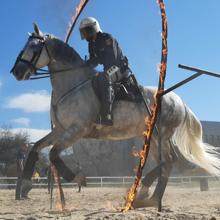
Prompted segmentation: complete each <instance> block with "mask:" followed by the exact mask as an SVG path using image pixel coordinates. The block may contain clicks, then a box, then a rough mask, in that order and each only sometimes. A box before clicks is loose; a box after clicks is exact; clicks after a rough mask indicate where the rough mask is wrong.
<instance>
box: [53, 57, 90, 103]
mask: <svg viewBox="0 0 220 220" xmlns="http://www.w3.org/2000/svg"><path fill="white" fill-rule="evenodd" d="M49 70H50V72H51V85H52V89H53V103H54V104H55V103H56V102H57V101H58V100H59V98H61V97H62V96H63V95H64V94H66V93H68V91H70V90H71V89H72V88H74V87H77V85H79V84H80V83H81V82H83V81H85V80H87V79H89V78H90V77H91V75H90V74H89V73H88V70H85V68H82V67H74V66H73V65H71V64H69V65H68V64H65V65H64V64H63V63H62V62H59V61H54V62H52V63H51V64H50V65H49ZM63 70H64V71H63ZM59 71H60V72H59ZM89 75H90V76H89Z"/></svg>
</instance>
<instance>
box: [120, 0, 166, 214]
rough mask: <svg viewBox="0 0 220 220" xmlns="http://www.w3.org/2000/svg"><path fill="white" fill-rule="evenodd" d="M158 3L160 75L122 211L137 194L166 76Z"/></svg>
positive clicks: (160, 1)
mask: <svg viewBox="0 0 220 220" xmlns="http://www.w3.org/2000/svg"><path fill="white" fill-rule="evenodd" d="M158 5H159V7H160V13H161V19H162V53H161V63H160V66H159V67H160V77H159V83H158V89H157V92H156V94H155V96H154V104H153V106H151V111H152V115H151V116H148V117H146V119H145V123H146V127H147V129H146V131H144V133H143V135H144V145H143V148H142V150H141V151H140V152H139V157H140V161H139V165H138V169H137V172H136V176H135V180H134V183H133V185H132V186H131V188H130V190H129V191H128V193H127V197H126V202H125V206H124V207H123V209H122V211H127V210H130V209H132V207H133V203H134V200H135V197H136V194H137V188H138V186H139V185H140V183H141V177H142V172H143V169H144V166H145V163H146V160H147V157H148V154H149V150H150V141H151V137H152V134H153V130H154V127H155V124H156V121H157V115H158V113H159V112H160V109H161V97H162V96H161V95H162V93H163V91H164V82H165V77H166V69H167V55H168V47H167V17H166V11H165V4H164V1H163V0H158Z"/></svg>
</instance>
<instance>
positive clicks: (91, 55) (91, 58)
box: [86, 43, 98, 67]
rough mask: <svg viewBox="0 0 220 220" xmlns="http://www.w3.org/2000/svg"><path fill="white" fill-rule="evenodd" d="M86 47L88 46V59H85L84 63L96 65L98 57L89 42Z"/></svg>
mask: <svg viewBox="0 0 220 220" xmlns="http://www.w3.org/2000/svg"><path fill="white" fill-rule="evenodd" d="M88 47H89V59H88V60H87V61H86V64H87V65H89V66H92V67H96V66H97V65H98V59H97V57H96V55H95V53H94V50H93V48H92V45H91V44H90V43H89V45H88Z"/></svg>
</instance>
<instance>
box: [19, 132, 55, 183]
mask: <svg viewBox="0 0 220 220" xmlns="http://www.w3.org/2000/svg"><path fill="white" fill-rule="evenodd" d="M55 136H56V134H55V131H54V130H53V131H52V132H50V133H49V134H48V135H46V136H45V137H43V138H42V139H40V140H39V141H37V142H36V143H35V144H34V146H33V147H32V149H31V151H30V153H29V154H28V157H27V160H26V162H25V165H24V170H23V172H22V179H26V180H31V177H32V175H33V173H34V168H35V164H36V162H37V161H38V159H39V158H38V152H39V151H40V150H41V149H43V148H45V147H48V146H49V145H52V144H53V143H54V139H55Z"/></svg>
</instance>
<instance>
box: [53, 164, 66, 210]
mask: <svg viewBox="0 0 220 220" xmlns="http://www.w3.org/2000/svg"><path fill="white" fill-rule="evenodd" d="M51 170H52V173H53V176H54V180H55V183H56V184H57V185H58V196H59V197H60V201H57V203H56V208H57V209H59V210H61V211H64V210H65V198H64V193H63V189H62V186H61V180H60V175H59V174H58V172H57V170H56V168H55V166H53V165H52V166H51Z"/></svg>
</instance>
